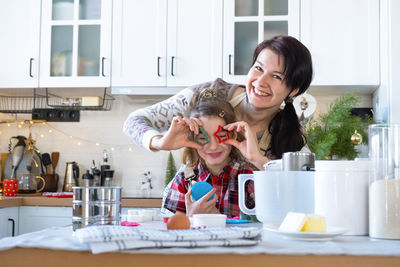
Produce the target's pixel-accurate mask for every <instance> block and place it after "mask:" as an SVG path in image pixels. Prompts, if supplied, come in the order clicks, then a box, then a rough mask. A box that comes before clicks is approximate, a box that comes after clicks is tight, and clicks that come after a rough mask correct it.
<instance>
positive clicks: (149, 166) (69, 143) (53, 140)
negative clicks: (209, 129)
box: [0, 95, 372, 197]
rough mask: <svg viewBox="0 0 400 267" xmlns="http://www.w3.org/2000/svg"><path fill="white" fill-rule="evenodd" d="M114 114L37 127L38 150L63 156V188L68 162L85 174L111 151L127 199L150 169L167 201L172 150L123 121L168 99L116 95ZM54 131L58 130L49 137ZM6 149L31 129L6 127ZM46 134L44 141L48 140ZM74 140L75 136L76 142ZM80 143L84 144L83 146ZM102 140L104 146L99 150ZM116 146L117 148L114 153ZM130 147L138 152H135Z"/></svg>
mask: <svg viewBox="0 0 400 267" xmlns="http://www.w3.org/2000/svg"><path fill="white" fill-rule="evenodd" d="M336 97H337V96H316V99H317V105H318V106H317V111H316V115H317V114H318V113H321V112H326V111H327V110H328V107H329V104H330V103H331V101H332V100H334V99H335V98H336ZM115 98H116V100H115V101H114V103H113V108H112V110H111V111H81V120H80V122H79V123H66V122H65V123H51V122H49V123H48V124H47V125H42V124H35V125H34V126H32V127H31V133H32V136H33V138H34V139H35V140H36V146H37V147H38V149H39V150H40V151H41V152H42V153H44V152H48V153H51V152H52V151H59V152H60V160H59V163H58V166H57V168H56V172H57V173H58V174H59V175H60V183H59V189H61V188H62V183H63V181H64V174H65V163H66V162H68V161H76V162H78V164H79V167H80V171H81V174H82V173H84V172H85V171H86V170H87V169H89V168H90V166H91V164H92V160H95V161H96V163H97V164H99V162H101V160H102V151H103V149H107V151H108V153H109V155H110V164H111V166H112V168H113V169H114V170H115V175H114V184H115V185H119V186H122V187H123V195H124V196H127V197H142V196H143V192H142V191H141V190H140V186H141V183H142V181H143V173H144V172H145V171H150V172H151V175H152V177H153V181H152V182H153V190H152V191H151V196H152V197H161V195H162V191H163V189H164V179H165V170H166V166H167V159H168V152H150V151H147V150H146V149H144V148H142V147H138V146H136V145H133V144H132V143H131V141H130V140H129V138H128V137H126V136H125V135H124V134H123V133H122V126H123V123H124V121H125V119H126V117H127V116H128V114H129V113H130V112H132V111H134V110H136V109H138V108H142V107H146V106H149V105H151V104H153V103H156V102H158V101H160V100H162V99H165V98H166V97H162V96H151V97H150V96H149V97H139V96H135V97H133V96H116V97H115ZM360 106H364V107H368V106H372V104H371V96H367V95H365V96H361V104H360ZM7 118H14V116H10V115H8V114H1V113H0V119H7ZM18 118H30V116H27V115H18ZM49 130H53V132H52V133H49ZM0 131H1V134H0V151H1V152H7V151H8V140H9V138H10V137H11V136H16V135H24V136H26V137H27V136H28V135H29V127H27V126H23V127H22V128H21V129H20V128H18V127H17V124H15V123H14V124H11V126H10V127H8V126H7V124H0ZM41 135H43V136H44V137H43V138H42V137H41ZM69 136H73V138H72V139H71V138H70V137H69ZM78 141H80V142H81V145H78V144H77V142H78ZM96 142H99V143H101V145H100V146H96ZM112 147H114V150H112ZM129 148H131V149H132V151H129ZM173 155H174V158H175V162H176V166H177V168H179V166H180V156H181V151H174V152H173Z"/></svg>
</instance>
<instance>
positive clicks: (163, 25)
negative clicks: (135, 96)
mask: <svg viewBox="0 0 400 267" xmlns="http://www.w3.org/2000/svg"><path fill="white" fill-rule="evenodd" d="M222 12H223V11H222V0H168V1H166V0H146V1H142V0H115V1H114V6H113V44H112V79H111V83H112V87H113V91H115V90H116V89H118V87H120V88H123V87H140V89H139V91H137V92H138V93H144V94H146V93H148V91H147V90H153V92H154V87H158V88H159V89H158V91H157V89H156V91H155V92H158V93H160V94H168V90H170V89H171V87H184V86H190V85H193V84H196V83H201V82H205V81H209V80H213V79H215V78H217V77H221V74H222V61H221V57H222ZM166 86H167V87H169V88H165V87H166ZM144 87H145V88H144Z"/></svg>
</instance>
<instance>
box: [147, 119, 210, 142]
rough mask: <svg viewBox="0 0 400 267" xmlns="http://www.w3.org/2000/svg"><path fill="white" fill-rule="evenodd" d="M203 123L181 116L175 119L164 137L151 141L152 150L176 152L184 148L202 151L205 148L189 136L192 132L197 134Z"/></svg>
mask: <svg viewBox="0 0 400 267" xmlns="http://www.w3.org/2000/svg"><path fill="white" fill-rule="evenodd" d="M199 123H201V121H199V120H193V119H188V118H182V117H180V116H177V117H174V118H173V120H172V123H171V126H170V127H169V129H168V131H167V132H166V133H165V134H164V135H163V136H161V135H157V136H154V137H153V138H152V139H151V143H150V148H151V149H152V150H175V149H179V148H182V147H192V148H195V149H202V148H203V147H202V146H201V145H199V144H197V143H195V142H193V141H191V140H189V135H190V133H191V132H194V133H195V134H196V131H197V134H198V132H199V126H201V124H200V125H199Z"/></svg>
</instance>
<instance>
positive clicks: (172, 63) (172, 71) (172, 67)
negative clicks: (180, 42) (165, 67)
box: [171, 56, 175, 76]
mask: <svg viewBox="0 0 400 267" xmlns="http://www.w3.org/2000/svg"><path fill="white" fill-rule="evenodd" d="M174 60H175V57H174V56H172V57H171V76H175V74H174Z"/></svg>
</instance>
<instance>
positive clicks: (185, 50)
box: [167, 0, 223, 87]
mask: <svg viewBox="0 0 400 267" xmlns="http://www.w3.org/2000/svg"><path fill="white" fill-rule="evenodd" d="M222 4H223V2H222V0H168V35H167V36H168V37H167V39H168V43H167V51H168V52H167V55H168V58H167V77H168V78H167V86H170V87H176V86H190V85H193V84H197V83H202V82H206V81H210V80H214V79H215V78H218V77H221V75H222V16H223V10H222Z"/></svg>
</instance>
